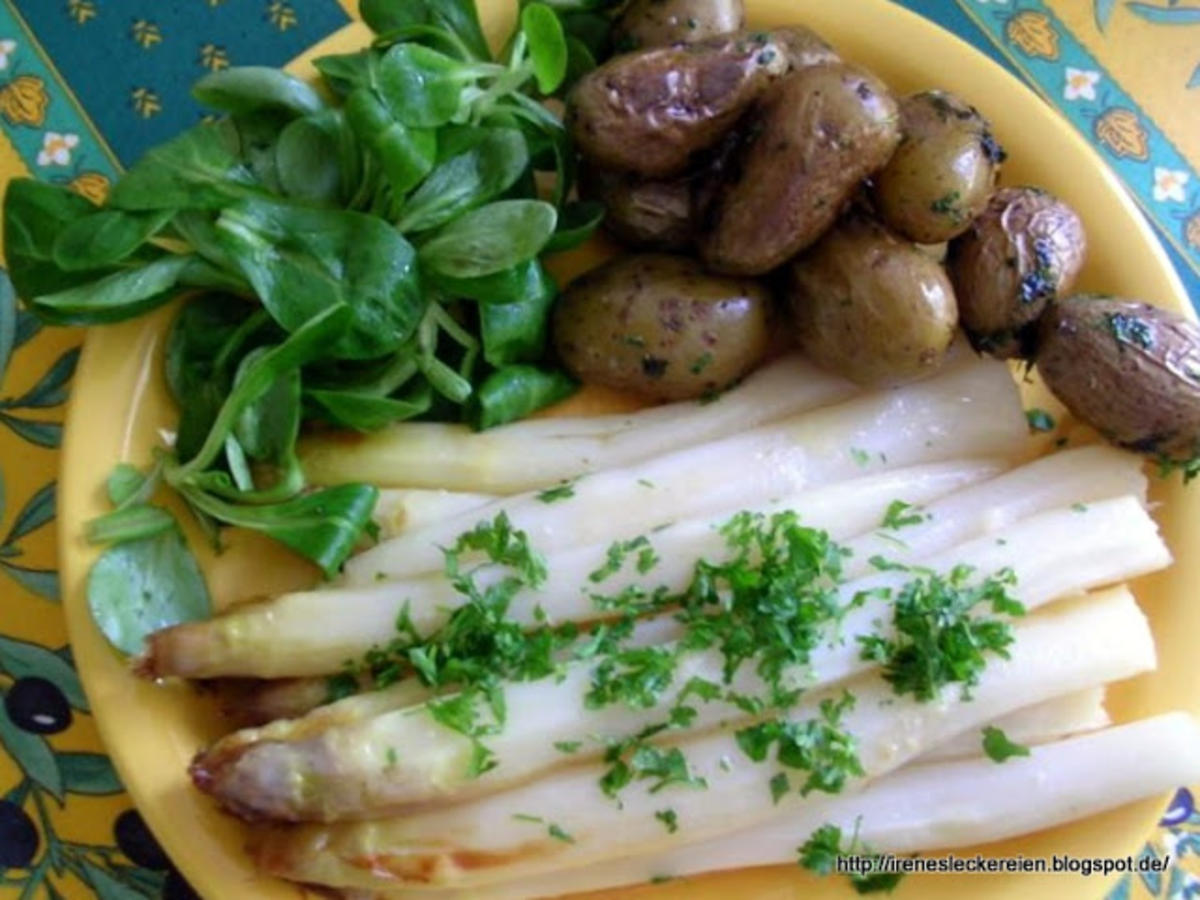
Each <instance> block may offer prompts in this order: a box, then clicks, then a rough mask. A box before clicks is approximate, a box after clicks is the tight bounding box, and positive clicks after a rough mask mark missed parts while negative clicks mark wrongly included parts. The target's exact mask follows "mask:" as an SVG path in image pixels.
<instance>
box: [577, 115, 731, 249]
mask: <svg viewBox="0 0 1200 900" xmlns="http://www.w3.org/2000/svg"><path fill="white" fill-rule="evenodd" d="M740 144H741V136H740V135H739V134H738V133H737V131H736V130H735V131H731V132H729V134H727V135H726V136H725V137H724V138H722V140H721V142H720V143H719V144H717V146H716V147H714V148H713V149H711V150H708V151H706V152H705V153H703V154H702V155H701V159H700V160H699V161H698V162H697V163H696V164H695V165H694V166H693V167H692V168H691V169H689V170H688V171H687V172H685V173H684V174H683V175H679V176H677V177H675V178H644V177H642V176H640V175H634V174H632V173H629V172H614V171H610V170H607V169H603V168H601V167H600V166H596V165H593V164H592V163H589V162H588V161H587V160H583V161H582V163H581V165H580V172H579V195H580V197H582V198H583V199H585V200H595V201H597V202H599V203H602V204H603V205H604V229H605V230H606V231H607V232H608V233H609V234H611V235H612V236H613V237H615V238H616V239H617V240H618V241H620V242H621V243H623V244H625V245H626V246H629V247H632V248H634V249H638V250H686V249H688V248H690V247H691V246H692V244H693V243H694V241H695V238H696V234H697V232H698V231H699V229H700V228H701V227H702V226H703V224H704V218H705V216H706V215H707V213H708V210H709V208H710V207H711V206H712V203H713V200H714V199H715V197H716V195H717V191H718V190H720V186H721V182H722V180H723V178H724V174H725V172H726V171H727V170H728V168H729V166H730V164H731V163H732V161H733V159H734V157H735V155H736V153H737V150H738V148H739V147H740Z"/></svg>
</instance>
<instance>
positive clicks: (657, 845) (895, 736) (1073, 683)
mask: <svg viewBox="0 0 1200 900" xmlns="http://www.w3.org/2000/svg"><path fill="white" fill-rule="evenodd" d="M1013 631H1014V633H1015V640H1014V642H1013V643H1012V645H1011V646H1010V647H1009V653H1010V656H1009V658H1008V659H1005V660H1000V661H996V662H993V663H992V664H990V665H989V666H988V667H987V668H986V669H985V670H984V671H983V672H982V673H981V675H980V677H979V680H978V683H977V684H976V685H975V686H974V688H973V696H972V698H971V699H967V698H965V697H964V696H963V693H962V692H961V691H960V690H959V689H958V686H957V685H956V686H953V687H952V688H950V689H946V690H943V691H942V692H941V693H940V694H939V695H938V696H937V698H936V700H934V701H933V702H921V701H919V700H917V699H915V698H910V697H902V696H897V695H895V694H894V693H893V691H892V688H891V685H889V684H888V683H887V682H886V681H885V680H884V679H882V678H880V677H879V676H877V675H865V676H860V677H859V678H857V679H855V680H853V681H852V682H850V683H849V684H848V685H847V686H846V688H845V690H846V691H847V692H849V694H850V695H851V696H853V697H854V698H855V702H854V704H853V706H852V707H851V708H849V709H845V708H844V707H843V716H842V718H841V725H842V726H843V727H844V729H845V731H846V732H848V733H850V734H852V735H853V736H854V738H855V741H856V746H857V757H858V760H859V763H860V766H859V771H860V773H861V774H860V775H859V776H858V778H872V777H878V776H880V775H883V774H886V773H887V772H890V771H892V770H894V769H896V768H899V767H900V766H901V765H903V764H904V763H906V762H908V761H909V760H911V759H914V758H916V757H917V756H919V755H920V754H921V753H923V752H925V751H926V750H928V749H929V748H931V747H933V746H936V745H937V744H938V743H941V742H943V741H945V740H947V739H949V738H951V737H953V736H954V735H956V734H959V733H962V732H965V731H968V730H970V729H973V728H976V727H978V726H980V725H982V724H983V723H986V722H988V721H990V720H993V719H995V718H997V717H999V716H1002V715H1005V714H1007V713H1009V712H1012V711H1014V710H1016V709H1019V708H1021V707H1023V706H1029V705H1031V704H1034V703H1039V702H1041V701H1043V700H1046V699H1049V698H1050V697H1053V696H1055V695H1058V694H1061V693H1063V692H1069V691H1075V690H1082V689H1085V688H1088V687H1092V686H1094V685H1097V684H1101V683H1105V682H1109V681H1113V680H1116V679H1121V678H1126V677H1129V676H1131V675H1135V674H1137V673H1139V672H1143V671H1147V670H1149V669H1151V668H1153V666H1154V644H1153V639H1152V637H1151V635H1150V631H1149V627H1148V625H1147V623H1146V621H1145V618H1144V617H1143V616H1142V614H1141V613H1140V611H1139V610H1138V609H1137V606H1136V604H1135V603H1134V602H1133V600H1132V597H1130V595H1129V594H1128V592H1127V591H1124V590H1114V591H1109V592H1106V593H1104V594H1101V595H1097V596H1094V597H1089V598H1087V599H1085V600H1082V601H1079V602H1073V603H1066V604H1058V605H1056V606H1055V607H1053V608H1050V609H1047V610H1044V611H1042V612H1039V613H1038V614H1037V615H1035V616H1031V617H1029V618H1028V619H1024V620H1021V621H1018V622H1017V623H1016V624H1015V625H1014V626H1013ZM843 696H844V694H843V692H842V690H832V691H824V692H822V691H816V692H813V693H812V694H811V695H806V696H805V698H804V699H803V700H802V701H801V702H800V703H799V704H798V705H797V706H796V707H795V708H794V709H792V710H791V711H790V712H789V713H788V721H789V722H792V723H794V724H795V725H796V726H797V727H801V726H802V723H804V722H810V721H814V720H816V719H819V718H821V717H823V716H824V715H825V711H826V710H828V709H829V706H830V704H831V703H832V704H837V703H839V702H840V698H841V697H843ZM676 747H677V749H679V750H680V751H681V753H682V754H683V756H684V757H685V758H686V761H687V768H688V772H689V773H690V775H689V778H688V780H687V781H679V780H676V781H671V782H669V783H667V784H665V785H664V784H656V783H655V782H654V780H653V779H650V780H635V781H633V782H631V783H629V784H627V785H626V786H625V787H624V789H623V790H622V791H621V794H620V803H619V804H616V803H613V802H612V800H611V799H610V798H609V797H608V796H606V794H605V793H604V791H603V790H602V789H601V781H602V779H603V778H604V777H605V768H604V766H602V765H581V766H573V767H570V768H568V769H564V770H562V771H560V772H558V773H555V774H550V775H548V776H546V777H543V778H541V779H538V780H537V781H533V782H530V783H527V784H525V785H521V786H517V787H514V788H512V789H510V790H507V791H503V792H500V793H497V794H493V795H490V796H488V797H485V798H481V799H479V800H475V801H472V802H469V803H462V804H455V805H452V806H448V807H437V808H434V807H430V808H426V809H422V810H414V811H412V812H410V813H408V814H407V815H404V816H403V817H399V818H391V819H385V820H376V821H371V822H363V823H339V824H334V825H308V826H302V827H291V828H281V829H271V830H264V831H263V832H261V833H260V835H259V837H258V843H257V846H256V848H255V851H254V852H255V858H256V860H257V861H258V863H259V864H260V865H261V866H263V867H264V868H265V869H266V870H267V871H270V872H273V873H275V874H278V875H283V876H285V877H288V878H291V879H294V880H299V881H305V882H312V883H316V884H324V885H331V886H338V887H356V886H357V887H367V888H373V889H377V888H379V887H380V886H381V885H382V884H384V883H387V882H389V881H390V882H391V883H392V884H393V885H395V886H402V885H411V886H428V885H441V886H456V885H457V886H462V887H471V888H476V887H480V886H483V885H488V884H494V883H497V882H501V881H504V880H509V879H515V878H524V877H528V876H533V875H537V874H540V873H546V872H553V871H558V870H561V869H569V868H574V867H578V866H584V865H588V864H591V863H598V862H601V861H604V860H612V859H615V858H619V857H622V856H626V855H638V854H646V853H651V852H659V851H660V850H667V849H669V848H673V847H680V846H682V845H684V844H686V843H689V842H694V841H699V840H706V839H710V838H717V837H718V836H720V835H723V834H728V833H730V832H735V831H737V830H738V829H743V828H750V827H755V826H757V825H760V824H762V823H765V822H768V821H770V820H772V819H773V818H775V817H779V816H786V815H789V814H791V813H793V812H794V811H796V810H800V809H803V808H804V807H805V805H806V804H809V803H812V802H813V799H812V797H808V796H803V795H802V794H801V793H799V792H796V791H792V790H785V791H783V792H782V793H779V792H776V794H775V798H774V799H775V801H776V802H774V803H772V790H771V787H770V785H769V782H771V781H772V780H773V772H774V769H775V767H773V766H767V765H764V764H762V763H761V762H753V761H751V760H752V758H751V759H748V758H747V756H746V754H745V753H744V750H743V745H742V743H741V742H740V741H739V740H737V739H736V738H735V737H734V736H733V735H730V734H727V733H724V732H720V731H718V732H715V733H713V734H710V735H706V736H699V737H696V738H694V739H691V740H688V741H684V742H682V743H681V744H679V745H676ZM781 765H786V763H785V762H781ZM803 774H804V773H801V775H803ZM809 774H810V775H811V774H813V773H811V772H810V773H809ZM700 779H702V780H703V782H702V783H703V786H702V787H701V782H700V781H699V780H700ZM848 783H849V784H851V785H853V784H856V783H859V782H858V781H857V778H854V777H852V778H850V779H848ZM656 788H657V789H656ZM664 809H670V812H671V817H670V818H671V821H673V822H674V823H675V825H676V827H675V829H674V830H673V831H672V830H670V829H668V828H664V824H663V821H662V817H658V816H656V813H659V812H662V811H663V810H664ZM538 822H540V823H543V824H542V825H541V826H540V827H538V825H537V823H538ZM544 823H552V824H553V825H554V829H552V830H551V833H547V826H546V825H545V824H544ZM555 832H557V833H559V834H563V835H567V836H569V838H570V840H569V841H566V840H562V839H560V838H557V837H556V836H555Z"/></svg>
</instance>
